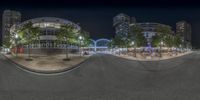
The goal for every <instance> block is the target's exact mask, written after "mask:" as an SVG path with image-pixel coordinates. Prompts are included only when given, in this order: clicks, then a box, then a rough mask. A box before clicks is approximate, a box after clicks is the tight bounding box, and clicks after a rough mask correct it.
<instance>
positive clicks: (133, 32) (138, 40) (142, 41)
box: [128, 25, 147, 47]
mask: <svg viewBox="0 0 200 100" xmlns="http://www.w3.org/2000/svg"><path fill="white" fill-rule="evenodd" d="M142 32H143V30H142V28H141V27H140V26H138V25H133V26H131V27H130V33H129V35H128V38H129V40H130V42H129V43H131V41H134V42H135V44H136V46H138V47H140V46H144V45H146V43H147V41H146V38H145V37H144V35H143V33H142Z"/></svg>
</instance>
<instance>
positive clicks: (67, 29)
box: [56, 24, 77, 61]
mask: <svg viewBox="0 0 200 100" xmlns="http://www.w3.org/2000/svg"><path fill="white" fill-rule="evenodd" d="M76 36H77V32H76V28H75V26H74V25H72V24H66V25H62V26H61V28H60V30H59V31H58V33H57V34H56V37H57V40H58V41H60V42H63V41H64V42H65V52H66V58H65V59H63V60H66V61H68V60H70V59H69V55H68V53H69V50H68V45H69V44H70V43H73V42H75V37H76Z"/></svg>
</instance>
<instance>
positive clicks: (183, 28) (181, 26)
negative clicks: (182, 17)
mask: <svg viewBox="0 0 200 100" xmlns="http://www.w3.org/2000/svg"><path fill="white" fill-rule="evenodd" d="M176 33H177V34H180V35H181V36H182V38H183V41H184V43H190V44H191V35H192V31H191V25H190V24H189V23H188V22H186V21H179V22H177V23H176Z"/></svg>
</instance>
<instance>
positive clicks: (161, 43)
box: [160, 41, 164, 57]
mask: <svg viewBox="0 0 200 100" xmlns="http://www.w3.org/2000/svg"><path fill="white" fill-rule="evenodd" d="M163 44H164V43H163V41H161V42H160V57H162V45H163Z"/></svg>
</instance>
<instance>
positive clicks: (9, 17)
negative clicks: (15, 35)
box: [2, 10, 21, 47]
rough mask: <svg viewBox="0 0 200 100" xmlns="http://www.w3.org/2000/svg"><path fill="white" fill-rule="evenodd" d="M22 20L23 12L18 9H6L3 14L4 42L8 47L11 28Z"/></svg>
mask: <svg viewBox="0 0 200 100" xmlns="http://www.w3.org/2000/svg"><path fill="white" fill-rule="evenodd" d="M20 22H21V14H20V12H18V11H12V10H4V12H3V15H2V44H3V46H6V47H8V46H9V44H10V43H9V42H10V28H11V27H12V26H13V25H14V24H19V23H20Z"/></svg>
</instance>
